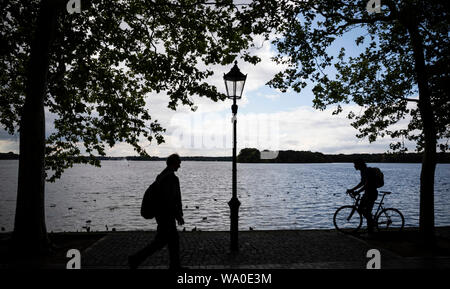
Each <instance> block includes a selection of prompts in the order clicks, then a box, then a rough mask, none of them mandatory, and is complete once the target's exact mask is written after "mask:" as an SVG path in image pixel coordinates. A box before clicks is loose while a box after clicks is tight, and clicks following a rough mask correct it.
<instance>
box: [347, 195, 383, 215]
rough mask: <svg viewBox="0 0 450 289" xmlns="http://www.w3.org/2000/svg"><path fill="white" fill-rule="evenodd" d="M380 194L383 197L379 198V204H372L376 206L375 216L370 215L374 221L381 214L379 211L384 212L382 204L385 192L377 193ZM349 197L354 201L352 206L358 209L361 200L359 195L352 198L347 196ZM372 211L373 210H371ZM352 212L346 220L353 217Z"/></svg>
mask: <svg viewBox="0 0 450 289" xmlns="http://www.w3.org/2000/svg"><path fill="white" fill-rule="evenodd" d="M379 193H381V194H382V195H383V196H382V197H381V200H380V201H379V202H377V201H375V203H374V204H378V208H377V211H376V213H375V214H372V217H373V218H374V219H375V218H376V216H378V214H379V213H381V211H383V210H384V207H383V204H384V202H383V201H384V197H385V196H386V193H385V192H379ZM348 195H350V197H351V198H352V199H353V200H355V202H354V203H353V206H355V207H356V208H357V209H359V201H360V199H361V194H358V195H357V196H353V195H352V194H348ZM372 211H373V210H372ZM353 214H354V212H352V213H351V214H350V216H349V217H348V219H350V218H351V217H352V216H353Z"/></svg>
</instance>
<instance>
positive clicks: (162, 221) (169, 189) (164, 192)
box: [128, 154, 184, 270]
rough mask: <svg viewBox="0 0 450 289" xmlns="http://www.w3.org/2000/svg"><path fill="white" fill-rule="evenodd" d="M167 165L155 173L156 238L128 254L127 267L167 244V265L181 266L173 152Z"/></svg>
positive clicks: (176, 159)
mask: <svg viewBox="0 0 450 289" xmlns="http://www.w3.org/2000/svg"><path fill="white" fill-rule="evenodd" d="M166 163H167V167H166V168H165V169H164V170H163V171H162V172H161V173H160V174H159V175H158V177H157V181H158V182H159V187H160V189H159V192H158V198H157V202H158V205H157V208H158V210H157V212H156V213H155V219H156V222H157V224H158V227H157V231H156V236H155V239H154V240H153V241H152V242H151V243H150V244H149V245H147V246H146V247H144V248H143V249H142V250H140V251H138V252H137V253H135V254H134V255H131V256H129V257H128V263H129V265H130V268H132V269H135V268H137V266H139V264H140V263H142V262H143V261H144V260H145V259H146V258H147V257H148V256H150V255H152V254H153V253H155V252H156V251H158V250H160V249H162V248H163V247H164V246H165V245H168V247H169V257H170V266H169V268H170V269H175V270H176V269H180V268H181V266H180V252H179V251H180V246H179V238H178V231H177V225H176V223H175V221H176V222H178V225H183V224H184V219H183V206H182V203H181V191H180V181H179V180H178V177H177V176H176V175H175V174H174V172H176V171H177V170H178V169H179V168H180V164H181V159H180V156H179V155H177V154H172V155H170V156H169V157H168V158H167V161H166Z"/></svg>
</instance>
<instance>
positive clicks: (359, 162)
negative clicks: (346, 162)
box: [353, 158, 367, 171]
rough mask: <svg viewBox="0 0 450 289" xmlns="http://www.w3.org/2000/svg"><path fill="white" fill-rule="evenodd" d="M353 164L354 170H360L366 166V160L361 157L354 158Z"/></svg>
mask: <svg viewBox="0 0 450 289" xmlns="http://www.w3.org/2000/svg"><path fill="white" fill-rule="evenodd" d="M353 164H354V165H355V170H359V171H362V170H365V169H366V168H367V165H366V162H365V161H364V160H363V159H361V158H358V159H356V160H354V161H353Z"/></svg>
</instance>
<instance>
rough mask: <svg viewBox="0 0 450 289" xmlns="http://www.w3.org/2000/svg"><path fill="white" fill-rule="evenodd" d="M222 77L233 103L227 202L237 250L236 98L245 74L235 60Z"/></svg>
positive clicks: (232, 238)
mask: <svg viewBox="0 0 450 289" xmlns="http://www.w3.org/2000/svg"><path fill="white" fill-rule="evenodd" d="M223 79H224V81H225V88H226V90H227V95H228V98H231V99H233V105H232V106H231V112H232V113H233V118H232V121H233V193H232V197H231V200H230V201H229V202H228V205H229V206H230V221H231V222H230V238H231V246H230V247H231V251H234V252H236V251H238V250H239V245H238V219H239V206H240V205H241V203H240V202H239V200H238V197H237V184H236V181H237V168H236V144H237V141H236V123H237V118H236V115H237V111H238V106H237V104H236V99H240V98H241V97H242V91H243V90H244V85H245V80H246V79H247V75H244V74H242V73H241V71H240V70H239V68H238V66H237V61H235V62H234V66H233V68H231V70H230V72H228V73H227V74H224V76H223Z"/></svg>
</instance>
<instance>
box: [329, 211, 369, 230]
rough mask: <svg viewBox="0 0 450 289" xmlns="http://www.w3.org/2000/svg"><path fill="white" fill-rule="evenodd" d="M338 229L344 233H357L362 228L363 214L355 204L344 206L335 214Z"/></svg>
mask: <svg viewBox="0 0 450 289" xmlns="http://www.w3.org/2000/svg"><path fill="white" fill-rule="evenodd" d="M333 223H334V226H335V227H336V229H337V230H338V231H340V232H343V233H347V234H350V233H355V232H357V231H358V230H359V228H361V225H362V216H361V214H360V213H359V212H358V210H357V209H356V207H355V206H342V207H340V208H339V209H337V211H336V213H334V216H333Z"/></svg>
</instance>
